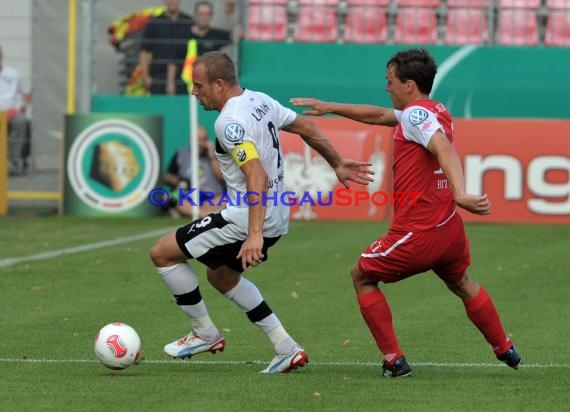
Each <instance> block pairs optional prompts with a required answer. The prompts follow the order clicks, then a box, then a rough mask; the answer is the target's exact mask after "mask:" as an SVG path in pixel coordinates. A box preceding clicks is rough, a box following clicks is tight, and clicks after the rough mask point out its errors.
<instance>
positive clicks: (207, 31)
mask: <svg viewBox="0 0 570 412" xmlns="http://www.w3.org/2000/svg"><path fill="white" fill-rule="evenodd" d="M226 12H228V9H226ZM213 17H214V5H213V4H212V3H210V2H208V1H199V2H198V3H196V6H195V7H194V23H193V24H192V25H191V26H189V27H188V29H189V31H188V35H187V38H186V42H185V43H184V45H183V46H182V47H176V48H172V49H171V51H172V52H173V54H172V55H171V57H170V58H169V61H170V62H169V64H168V69H167V82H169V83H172V82H174V81H175V80H176V79H180V74H181V73H182V66H183V65H184V59H185V57H186V52H187V42H188V40H189V39H196V41H197V43H198V56H200V55H202V54H204V53H206V52H210V51H216V50H220V49H221V48H222V47H225V46H227V45H229V44H231V34H230V32H229V31H228V30H223V29H217V28H214V27H211V26H210V24H211V22H212V18H213Z"/></svg>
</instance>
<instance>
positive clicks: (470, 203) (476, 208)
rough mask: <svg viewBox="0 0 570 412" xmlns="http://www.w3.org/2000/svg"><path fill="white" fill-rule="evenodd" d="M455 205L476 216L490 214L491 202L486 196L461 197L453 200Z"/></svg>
mask: <svg viewBox="0 0 570 412" xmlns="http://www.w3.org/2000/svg"><path fill="white" fill-rule="evenodd" d="M455 204H456V205H457V206H459V207H460V208H462V209H465V210H467V211H468V212H471V213H473V214H476V215H488V214H490V213H491V201H490V200H489V198H488V197H487V194H483V195H481V196H475V195H461V196H458V197H457V198H456V199H455Z"/></svg>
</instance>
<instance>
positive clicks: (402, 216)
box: [291, 49, 522, 377]
mask: <svg viewBox="0 0 570 412" xmlns="http://www.w3.org/2000/svg"><path fill="white" fill-rule="evenodd" d="M386 67H387V69H386V78H387V81H388V82H387V86H386V91H387V92H388V93H389V95H390V98H391V99H392V102H393V104H394V109H389V108H384V107H378V106H369V105H357V104H342V103H333V102H323V101H320V100H317V99H313V98H295V99H292V100H291V102H292V103H293V104H294V105H296V106H308V107H310V109H309V110H305V112H304V114H310V115H319V116H320V115H323V114H325V113H334V114H337V115H340V116H344V117H347V118H349V119H353V120H356V121H359V122H363V123H368V124H375V125H385V126H395V129H394V132H393V140H394V168H393V172H394V191H395V192H403V193H411V192H421V195H419V196H418V197H417V202H415V204H413V203H411V202H395V204H394V218H393V220H392V224H391V226H390V228H389V229H388V232H387V233H386V234H385V235H383V236H381V237H380V238H378V240H376V241H375V242H373V243H372V244H371V245H370V246H369V247H368V248H367V249H366V250H365V251H364V252H363V253H362V255H361V256H360V259H359V261H358V264H357V265H356V267H354V268H353V269H352V271H351V275H352V280H353V283H354V287H355V289H356V294H357V299H358V303H359V305H360V311H361V313H362V316H363V318H364V320H365V322H366V324H367V325H368V328H369V329H370V331H371V332H372V335H373V337H374V339H375V341H376V344H377V345H378V348H379V349H380V351H381V352H382V354H383V355H384V362H383V365H382V375H383V376H386V377H403V376H409V375H411V373H412V369H411V367H410V366H409V365H408V363H407V362H406V358H405V357H404V351H403V350H402V348H401V347H400V345H399V343H398V339H397V338H396V334H395V332H394V327H393V325H392V313H391V311H390V307H389V305H388V302H387V300H386V298H385V296H384V294H383V293H382V292H381V291H380V289H379V287H378V284H379V283H380V282H384V283H390V282H398V281H400V280H402V279H405V278H407V277H409V276H413V275H415V274H418V273H422V272H426V271H428V270H433V271H434V272H435V273H436V274H437V276H439V277H440V278H441V279H442V280H443V281H444V282H445V283H446V285H447V287H448V288H449V289H450V290H451V292H453V293H454V294H455V295H457V296H458V297H459V298H460V299H461V300H462V301H463V304H464V305H465V310H466V312H467V316H468V317H469V319H470V320H471V321H472V322H473V323H474V324H475V326H476V327H477V328H478V329H479V330H480V331H481V333H482V334H483V336H484V337H485V339H486V340H487V342H489V344H490V345H491V346H492V348H493V351H494V352H495V355H496V356H497V358H498V359H499V360H500V361H503V362H504V363H506V364H507V365H509V366H510V367H512V368H515V369H516V368H517V367H518V365H519V364H521V363H522V359H521V356H520V354H519V353H518V351H517V349H516V348H515V346H514V345H513V343H512V342H511V340H510V339H509V338H508V337H507V336H506V333H505V330H504V328H503V326H502V324H501V320H500V318H499V315H498V313H497V310H496V309H495V306H494V304H493V301H492V300H491V297H490V296H489V294H488V293H487V291H486V290H485V289H484V288H483V286H481V285H479V284H478V283H476V282H475V281H473V280H472V279H471V277H470V276H469V274H468V273H467V271H466V270H467V267H468V266H469V264H470V263H471V258H470V254H469V241H468V239H467V236H466V234H465V229H464V226H463V221H462V219H461V217H460V216H459V214H458V213H457V211H456V208H455V207H456V206H459V207H461V208H463V209H465V210H467V211H469V212H471V213H475V214H478V215H486V214H489V213H490V207H491V204H490V202H489V199H488V198H487V195H485V194H484V195H481V196H474V195H469V194H467V193H465V186H464V179H463V170H462V168H461V163H460V161H459V158H458V156H457V153H456V152H455V150H454V148H453V139H454V136H453V123H452V120H451V115H450V114H449V112H448V111H447V109H446V108H445V106H444V105H443V104H441V103H438V102H436V101H433V100H431V99H430V97H429V93H430V92H431V89H432V86H433V81H434V78H435V74H436V72H437V65H436V63H435V61H434V59H433V57H432V56H431V55H430V54H429V53H428V52H427V51H426V50H423V49H411V50H405V51H401V52H399V53H397V54H396V55H394V56H393V57H392V58H391V59H390V61H389V62H388V64H387V66H386Z"/></svg>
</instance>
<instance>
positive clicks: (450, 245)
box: [358, 213, 471, 284]
mask: <svg viewBox="0 0 570 412" xmlns="http://www.w3.org/2000/svg"><path fill="white" fill-rule="evenodd" d="M470 264H471V256H470V254H469V240H468V239H467V235H466V234H465V228H464V227H463V220H462V219H461V217H460V216H459V214H457V213H455V215H454V216H453V217H452V218H451V219H450V220H449V221H448V222H447V223H446V224H444V225H443V226H440V227H438V228H435V229H432V230H428V231H425V232H417V233H413V232H409V233H393V232H390V231H388V233H387V234H386V235H384V236H382V237H380V238H379V239H378V240H376V241H375V242H374V243H372V244H371V245H370V246H369V247H368V248H367V249H366V250H365V251H364V252H363V253H362V255H361V256H360V259H359V260H358V269H359V270H360V272H362V274H363V275H364V276H366V277H368V278H370V279H374V280H376V281H379V282H384V283H391V282H398V281H400V280H402V279H405V278H407V277H410V276H413V275H416V274H418V273H423V272H427V271H428V270H433V271H434V272H435V273H436V275H438V276H439V277H440V278H441V279H442V280H443V281H444V282H445V283H452V284H454V283H458V282H460V281H462V280H463V276H464V274H465V271H466V270H467V268H468V267H469V265H470Z"/></svg>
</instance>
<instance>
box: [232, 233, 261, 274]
mask: <svg viewBox="0 0 570 412" xmlns="http://www.w3.org/2000/svg"><path fill="white" fill-rule="evenodd" d="M262 248H263V234H261V233H259V234H249V235H248V236H247V238H246V239H245V242H243V245H241V249H240V251H239V253H238V255H237V259H241V265H242V268H243V270H244V272H245V270H246V269H247V267H248V266H254V267H255V266H257V265H259V264H260V263H261V262H263V253H261V249H262Z"/></svg>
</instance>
